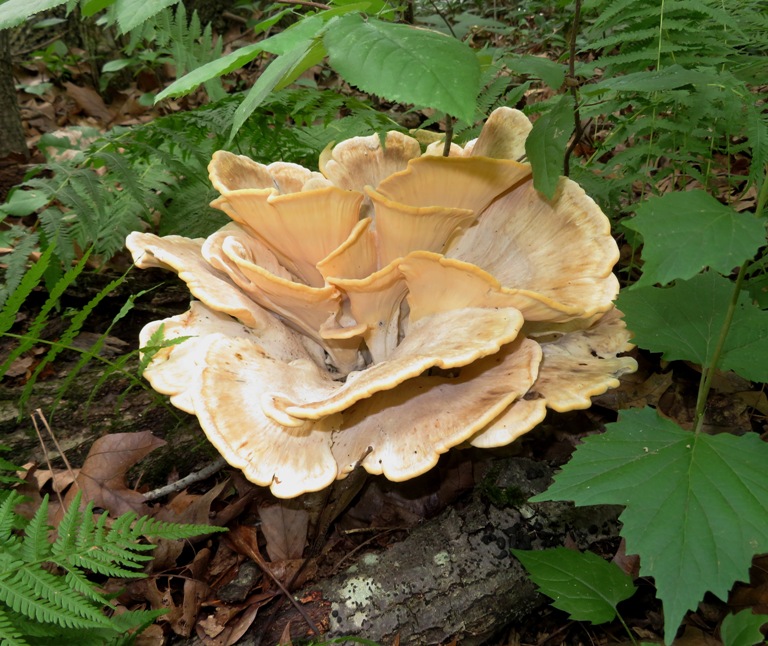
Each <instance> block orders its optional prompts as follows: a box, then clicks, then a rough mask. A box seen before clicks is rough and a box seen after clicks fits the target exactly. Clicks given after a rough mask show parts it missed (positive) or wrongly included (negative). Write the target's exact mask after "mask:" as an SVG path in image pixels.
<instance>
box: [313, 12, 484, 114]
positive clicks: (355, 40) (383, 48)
mask: <svg viewBox="0 0 768 646" xmlns="http://www.w3.org/2000/svg"><path fill="white" fill-rule="evenodd" d="M323 40H324V42H325V47H326V49H327V50H328V57H329V61H330V63H331V66H332V67H333V68H334V69H335V70H336V71H337V72H338V73H339V74H340V75H341V76H342V77H343V78H344V80H346V81H347V82H349V83H351V84H352V85H355V86H357V87H358V88H359V89H361V90H362V91H363V92H369V93H371V94H377V95H379V96H381V97H384V98H386V99H389V100H391V101H399V102H401V103H414V104H416V105H420V106H427V107H431V108H436V109H437V110H440V111H442V112H446V113H447V114H450V115H452V116H455V117H458V118H459V119H462V120H463V121H467V122H469V123H474V121H475V99H476V98H477V95H478V92H479V91H480V63H479V62H478V60H477V57H476V56H475V54H474V52H473V51H472V50H471V49H470V48H469V47H467V46H466V45H465V44H463V43H461V42H460V41H458V40H456V39H454V38H451V37H450V36H446V35H444V34H441V33H438V32H435V31H430V30H428V29H420V28H417V27H412V26H410V25H398V24H393V23H387V22H383V21H381V20H376V19H375V18H369V19H368V20H363V18H362V17H361V16H360V15H359V14H350V15H345V16H342V17H340V18H338V20H337V21H336V22H335V24H334V25H333V29H329V30H328V31H326V32H325V36H324V38H323Z"/></svg>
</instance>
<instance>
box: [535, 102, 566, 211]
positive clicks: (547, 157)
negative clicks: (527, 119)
mask: <svg viewBox="0 0 768 646" xmlns="http://www.w3.org/2000/svg"><path fill="white" fill-rule="evenodd" d="M573 107H574V105H573V98H572V97H571V95H570V94H564V95H563V96H562V98H561V99H560V100H559V101H558V102H557V103H556V104H555V106H554V107H553V108H552V109H551V110H550V111H549V112H547V113H545V114H543V115H541V116H540V117H539V118H538V119H537V120H536V123H534V124H533V130H531V133H530V134H529V135H528V139H526V140H525V154H526V155H527V156H528V161H530V162H531V169H532V170H533V187H534V188H535V189H536V190H537V191H541V192H542V193H543V194H544V196H545V197H546V198H547V199H551V198H552V196H553V195H554V194H555V189H556V188H557V182H558V181H559V179H560V176H561V175H562V174H563V160H564V158H565V146H566V144H567V143H568V139H569V138H570V136H571V133H572V132H573V123H574V122H573Z"/></svg>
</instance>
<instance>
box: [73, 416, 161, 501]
mask: <svg viewBox="0 0 768 646" xmlns="http://www.w3.org/2000/svg"><path fill="white" fill-rule="evenodd" d="M164 444H165V441H163V440H161V439H159V438H157V437H155V436H154V435H152V433H150V432H149V431H141V432H138V433H113V434H111V435H105V436H104V437H101V438H99V439H98V440H96V441H95V442H94V443H93V446H91V450H90V451H89V452H88V455H87V456H86V458H85V462H84V463H83V466H82V467H81V469H80V473H78V475H77V478H75V482H74V484H73V486H72V487H71V488H70V490H69V491H68V492H67V496H66V498H65V499H64V502H65V506H66V505H68V504H69V503H70V502H71V501H72V500H73V499H74V497H75V495H76V493H77V492H78V491H82V493H83V504H86V503H88V502H93V504H94V506H96V507H103V508H104V509H108V510H109V511H111V512H112V513H113V514H115V515H118V516H119V515H121V514H124V513H125V512H128V511H133V512H136V513H138V514H142V515H143V514H146V513H147V512H148V511H149V509H148V507H147V506H146V504H145V503H144V496H143V495H142V494H140V493H139V492H138V491H134V490H133V489H129V488H128V487H127V486H126V484H125V474H126V473H127V472H128V469H130V468H131V467H132V466H133V465H134V464H136V463H137V462H138V461H139V460H141V459H142V458H143V457H144V456H146V455H147V454H148V453H150V452H151V451H154V450H155V449H156V448H158V447H161V446H163V445H164Z"/></svg>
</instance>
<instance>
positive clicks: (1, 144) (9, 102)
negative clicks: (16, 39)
mask: <svg viewBox="0 0 768 646" xmlns="http://www.w3.org/2000/svg"><path fill="white" fill-rule="evenodd" d="M8 35H9V34H8V30H7V29H0V159H2V158H5V157H7V156H8V155H9V154H10V153H21V154H23V155H24V157H25V158H26V157H27V142H26V139H25V138H24V130H23V129H22V127H21V113H20V111H19V104H18V103H17V102H16V89H15V88H14V83H13V68H12V66H11V48H10V44H9V39H8Z"/></svg>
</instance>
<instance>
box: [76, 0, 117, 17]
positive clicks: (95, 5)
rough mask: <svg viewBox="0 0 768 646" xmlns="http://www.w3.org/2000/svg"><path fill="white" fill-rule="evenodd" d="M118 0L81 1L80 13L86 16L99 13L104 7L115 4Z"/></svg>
mask: <svg viewBox="0 0 768 646" xmlns="http://www.w3.org/2000/svg"><path fill="white" fill-rule="evenodd" d="M115 1H116V0H84V1H83V2H81V3H80V13H82V14H83V16H85V17H86V18H89V17H90V16H92V15H94V14H96V13H98V12H99V11H101V10H102V9H106V8H107V7H109V6H111V5H113V4H115Z"/></svg>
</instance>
